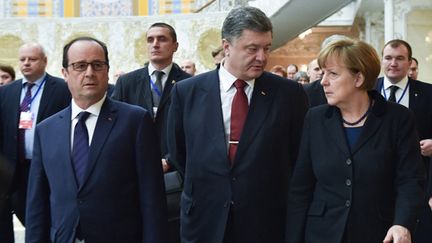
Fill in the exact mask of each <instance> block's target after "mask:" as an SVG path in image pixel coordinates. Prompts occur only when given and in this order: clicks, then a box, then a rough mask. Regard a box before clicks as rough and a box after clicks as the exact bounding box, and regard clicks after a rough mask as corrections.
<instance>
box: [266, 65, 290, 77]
mask: <svg viewBox="0 0 432 243" xmlns="http://www.w3.org/2000/svg"><path fill="white" fill-rule="evenodd" d="M270 72H271V73H273V74H276V75H278V76H281V77H284V78H286V77H287V73H286V72H285V68H284V67H283V66H281V65H275V66H273V67H272V68H271V69H270Z"/></svg>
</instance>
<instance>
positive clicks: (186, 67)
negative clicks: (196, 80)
mask: <svg viewBox="0 0 432 243" xmlns="http://www.w3.org/2000/svg"><path fill="white" fill-rule="evenodd" d="M180 67H181V69H182V70H183V71H185V72H186V73H188V74H190V75H191V76H195V73H196V66H195V63H194V62H193V61H192V60H190V59H185V60H183V61H182V63H181V66H180Z"/></svg>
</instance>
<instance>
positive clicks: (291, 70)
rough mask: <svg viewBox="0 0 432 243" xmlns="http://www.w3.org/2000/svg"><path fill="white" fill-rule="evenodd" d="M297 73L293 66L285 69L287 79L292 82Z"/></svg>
mask: <svg viewBox="0 0 432 243" xmlns="http://www.w3.org/2000/svg"><path fill="white" fill-rule="evenodd" d="M297 72H298V67H297V65H295V64H290V65H288V67H287V78H288V79H291V80H294V75H295V74H296V73H297Z"/></svg>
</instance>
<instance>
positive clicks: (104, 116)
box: [81, 97, 117, 188]
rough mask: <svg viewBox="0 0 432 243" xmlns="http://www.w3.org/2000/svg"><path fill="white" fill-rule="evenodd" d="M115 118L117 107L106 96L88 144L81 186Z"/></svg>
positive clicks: (92, 167)
mask: <svg viewBox="0 0 432 243" xmlns="http://www.w3.org/2000/svg"><path fill="white" fill-rule="evenodd" d="M116 119H117V108H116V107H115V104H114V103H113V102H111V100H110V99H109V98H108V97H107V98H106V100H105V102H104V104H103V105H102V109H101V111H100V114H99V117H98V120H97V122H96V127H95V130H94V133H93V138H92V141H91V144H90V150H89V161H88V162H89V164H88V167H87V170H86V173H85V175H84V179H83V181H84V183H83V186H85V184H86V182H87V179H88V177H89V175H90V174H91V172H92V171H93V169H94V166H95V164H96V161H97V159H98V157H99V155H100V152H101V151H102V148H103V146H104V145H105V142H106V140H107V138H108V135H109V134H110V132H111V129H112V127H113V125H114V123H115V122H116ZM83 186H82V187H83ZM82 187H81V188H82Z"/></svg>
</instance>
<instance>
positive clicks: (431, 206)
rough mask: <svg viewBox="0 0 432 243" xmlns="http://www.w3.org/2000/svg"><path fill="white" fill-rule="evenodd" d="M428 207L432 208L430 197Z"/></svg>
mask: <svg viewBox="0 0 432 243" xmlns="http://www.w3.org/2000/svg"><path fill="white" fill-rule="evenodd" d="M429 207H430V208H431V210H432V197H431V198H429Z"/></svg>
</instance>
